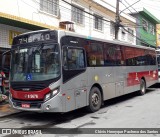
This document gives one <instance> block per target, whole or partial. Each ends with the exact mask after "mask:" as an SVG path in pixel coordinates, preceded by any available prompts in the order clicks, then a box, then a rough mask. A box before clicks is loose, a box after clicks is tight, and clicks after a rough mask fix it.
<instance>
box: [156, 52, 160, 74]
mask: <svg viewBox="0 0 160 137" xmlns="http://www.w3.org/2000/svg"><path fill="white" fill-rule="evenodd" d="M156 55H157V63H158V77H160V49H157V50H156Z"/></svg>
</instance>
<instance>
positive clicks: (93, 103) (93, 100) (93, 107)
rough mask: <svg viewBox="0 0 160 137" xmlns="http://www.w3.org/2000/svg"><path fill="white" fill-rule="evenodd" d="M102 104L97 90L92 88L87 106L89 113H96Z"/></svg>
mask: <svg viewBox="0 0 160 137" xmlns="http://www.w3.org/2000/svg"><path fill="white" fill-rule="evenodd" d="M101 104H102V96H101V92H100V90H99V88H97V87H93V88H92V89H91V91H90V94H89V106H88V110H89V111H90V112H96V111H98V110H99V109H100V107H101Z"/></svg>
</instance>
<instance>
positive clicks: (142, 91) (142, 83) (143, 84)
mask: <svg viewBox="0 0 160 137" xmlns="http://www.w3.org/2000/svg"><path fill="white" fill-rule="evenodd" d="M145 93H146V82H145V80H144V79H141V81H140V90H139V95H144V94H145Z"/></svg>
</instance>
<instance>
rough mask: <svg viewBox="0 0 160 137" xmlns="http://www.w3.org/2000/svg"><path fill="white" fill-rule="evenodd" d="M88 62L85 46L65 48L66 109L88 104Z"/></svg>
mask: <svg viewBox="0 0 160 137" xmlns="http://www.w3.org/2000/svg"><path fill="white" fill-rule="evenodd" d="M85 70H86V62H85V52H84V50H83V48H73V47H65V48H64V49H63V81H64V83H65V84H64V86H65V90H66V94H67V97H66V111H70V110H74V109H77V108H80V107H84V106H85V105H86V104H87V93H86V84H87V78H86V77H87V76H86V73H85V72H86V71H85Z"/></svg>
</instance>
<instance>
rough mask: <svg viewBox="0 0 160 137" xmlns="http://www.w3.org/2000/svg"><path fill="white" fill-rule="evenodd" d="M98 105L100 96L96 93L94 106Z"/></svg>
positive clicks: (93, 99)
mask: <svg viewBox="0 0 160 137" xmlns="http://www.w3.org/2000/svg"><path fill="white" fill-rule="evenodd" d="M98 103H99V96H98V94H97V93H94V94H93V95H92V104H93V105H94V106H97V105H98Z"/></svg>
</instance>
